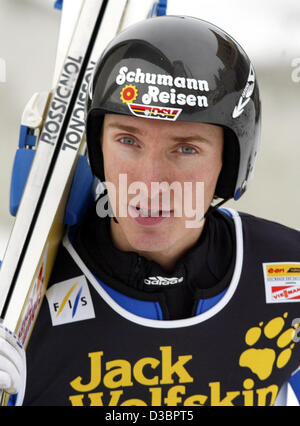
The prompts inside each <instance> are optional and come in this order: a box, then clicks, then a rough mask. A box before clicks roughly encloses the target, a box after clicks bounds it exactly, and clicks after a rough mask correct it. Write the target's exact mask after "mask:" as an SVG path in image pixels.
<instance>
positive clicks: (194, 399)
mask: <svg viewBox="0 0 300 426" xmlns="http://www.w3.org/2000/svg"><path fill="white" fill-rule="evenodd" d="M206 401H207V396H206V395H192V396H190V397H189V398H187V399H186V400H185V401H184V404H183V405H184V406H185V407H193V406H198V407H199V406H201V407H203V406H204V405H205V403H206Z"/></svg>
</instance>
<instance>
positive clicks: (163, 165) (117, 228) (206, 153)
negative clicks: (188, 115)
mask: <svg viewBox="0 0 300 426" xmlns="http://www.w3.org/2000/svg"><path fill="white" fill-rule="evenodd" d="M102 150H103V159H104V172H105V179H106V182H110V183H111V184H113V185H114V187H115V188H116V193H115V194H113V193H112V191H111V190H110V188H109V187H108V195H109V198H110V199H111V200H112V197H113V196H114V197H115V200H116V206H115V208H114V213H115V217H116V218H117V220H118V222H119V223H118V224H115V223H114V222H113V223H112V233H113V237H114V240H115V242H117V245H118V246H119V248H121V249H123V250H132V251H137V252H162V251H167V252H172V250H175V251H176V247H178V248H179V247H180V246H181V245H182V246H183V247H184V246H186V245H189V243H195V242H196V241H197V239H198V238H199V235H200V234H201V230H202V227H203V223H204V222H203V220H202V217H203V216H202V215H201V218H200V219H201V220H198V222H199V223H198V226H197V227H196V229H195V227H194V228H188V227H187V226H186V223H187V221H191V217H190V216H187V213H186V212H187V211H189V212H190V210H188V209H187V206H186V205H187V203H192V204H189V205H190V207H193V208H195V207H199V204H197V200H199V197H200V195H201V194H199V186H198V187H197V185H196V183H197V182H203V183H204V194H203V195H204V197H203V199H202V198H201V197H200V200H201V203H202V205H201V210H202V211H203V213H205V212H206V211H207V209H208V208H209V206H210V204H211V201H212V199H213V196H214V193H215V188H216V183H217V180H218V176H219V173H220V171H221V168H222V153H223V130H222V128H220V127H218V126H213V125H208V124H202V123H201V124H200V123H188V122H170V121H161V120H153V119H147V118H138V117H129V116H124V115H116V114H107V115H106V116H105V119H104V125H103V137H102ZM120 175H123V178H124V175H125V176H126V180H125V181H123V183H122V184H120V179H119V177H120ZM124 182H125V184H124ZM162 182H164V183H165V186H162V187H160V188H159V187H158V184H160V183H162ZM174 182H176V185H177V187H176V188H177V189H178V188H180V187H181V188H182V196H181V198H180V197H178V192H176V191H171V192H170V191H169V203H167V204H166V203H165V201H164V200H165V199H167V198H168V197H166V198H164V194H165V195H166V193H167V192H168V191H167V189H166V188H170V187H171V185H172V183H174ZM136 183H140V184H138V185H136ZM153 183H155V184H153ZM187 183H188V184H187ZM124 185H125V186H124ZM134 185H135V188H138V189H137V191H139V192H136V193H133V192H131V194H128V189H129V188H130V187H131V188H133V187H134ZM126 191H127V194H125V192H126ZM197 191H198V193H197ZM129 192H130V191H129ZM175 192H176V194H177V195H175ZM137 195H138V196H137ZM119 200H121V201H120V203H119ZM184 204H186V205H184ZM112 205H114V203H112ZM124 209H125V210H124ZM124 211H126V212H127V215H126V216H127V217H122V216H125V215H124ZM121 212H123V213H121ZM149 216H150V217H149ZM151 216H152V217H151ZM153 216H155V217H153ZM178 216H179V217H178Z"/></svg>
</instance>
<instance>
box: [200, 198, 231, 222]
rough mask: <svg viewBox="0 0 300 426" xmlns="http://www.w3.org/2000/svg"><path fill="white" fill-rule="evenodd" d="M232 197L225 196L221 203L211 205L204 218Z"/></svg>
mask: <svg viewBox="0 0 300 426" xmlns="http://www.w3.org/2000/svg"><path fill="white" fill-rule="evenodd" d="M229 200H230V198H225V199H224V200H222V201H220V203H218V204H216V205H215V206H209V208H208V210H207V212H206V213H205V215H204V219H206V218H207V217H208V216H209V215H210V214H212V213H213V212H214V211H216V210H217V209H218V208H219V207H221V206H222V205H223V204H225V203H227V201H229Z"/></svg>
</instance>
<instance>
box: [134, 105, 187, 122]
mask: <svg viewBox="0 0 300 426" xmlns="http://www.w3.org/2000/svg"><path fill="white" fill-rule="evenodd" d="M128 106H129V109H130V111H131V113H132V114H133V115H135V116H137V117H143V118H155V119H157V120H169V121H176V120H177V118H178V117H179V116H180V114H181V112H182V109H180V108H172V107H159V106H153V105H141V104H128Z"/></svg>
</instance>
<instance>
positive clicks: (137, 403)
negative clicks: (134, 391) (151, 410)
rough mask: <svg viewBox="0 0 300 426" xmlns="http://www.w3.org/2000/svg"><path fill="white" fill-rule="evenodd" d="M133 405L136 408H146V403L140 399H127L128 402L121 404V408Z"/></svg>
mask: <svg viewBox="0 0 300 426" xmlns="http://www.w3.org/2000/svg"><path fill="white" fill-rule="evenodd" d="M133 405H135V406H138V407H147V404H146V402H145V401H142V400H141V399H128V401H125V402H123V404H121V407H129V406H133Z"/></svg>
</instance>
